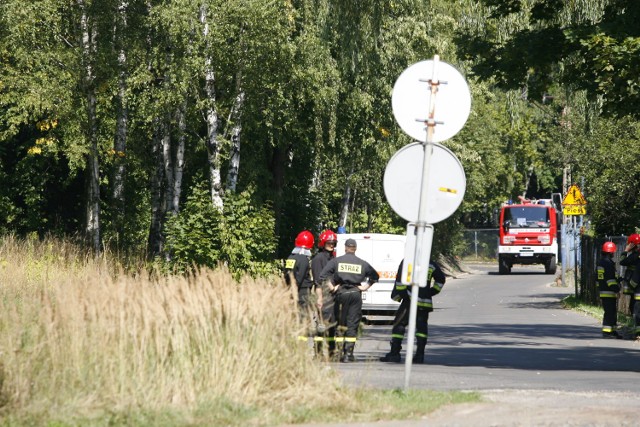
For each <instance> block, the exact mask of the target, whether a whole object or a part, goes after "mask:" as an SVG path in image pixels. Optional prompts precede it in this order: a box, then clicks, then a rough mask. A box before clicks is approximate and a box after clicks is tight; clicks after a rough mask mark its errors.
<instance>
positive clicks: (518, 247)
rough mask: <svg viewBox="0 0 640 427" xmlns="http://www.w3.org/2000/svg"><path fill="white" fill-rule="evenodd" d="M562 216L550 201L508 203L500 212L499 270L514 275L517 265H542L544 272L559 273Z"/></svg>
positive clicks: (521, 200)
mask: <svg viewBox="0 0 640 427" xmlns="http://www.w3.org/2000/svg"><path fill="white" fill-rule="evenodd" d="M558 219H559V214H558V211H557V210H556V207H555V205H554V203H553V201H552V200H551V199H539V200H528V199H525V198H523V197H520V202H519V203H516V204H510V203H505V204H504V205H503V206H502V209H501V210H500V241H499V242H498V264H499V267H498V270H499V273H500V274H509V273H511V267H513V265H514V264H543V265H544V270H545V273H547V274H555V273H556V262H557V260H558Z"/></svg>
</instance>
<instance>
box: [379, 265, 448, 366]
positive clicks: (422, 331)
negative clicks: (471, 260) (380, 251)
mask: <svg viewBox="0 0 640 427" xmlns="http://www.w3.org/2000/svg"><path fill="white" fill-rule="evenodd" d="M403 263H404V260H403V261H400V265H399V266H398V273H397V274H396V282H395V286H394V288H393V291H391V298H392V299H393V300H394V301H400V307H398V311H396V316H395V318H394V319H393V328H392V329H391V351H390V352H389V353H387V354H386V355H384V356H383V357H381V358H380V361H382V362H394V363H400V362H401V358H400V350H401V349H402V340H403V339H404V333H405V330H406V328H407V325H408V324H409V312H410V309H411V286H408V285H403V284H402V280H401V275H402V265H403ZM432 279H433V282H434V283H433V286H432V285H431V281H432ZM445 281H446V276H445V275H444V273H443V271H442V270H441V269H440V266H439V265H438V264H437V263H435V262H433V261H431V262H430V263H429V275H428V276H427V286H425V287H424V288H419V290H418V311H417V313H416V353H415V355H414V356H413V363H416V364H418V363H424V349H425V347H426V346H427V338H428V336H429V333H428V330H429V313H430V312H432V311H433V302H432V300H431V297H433V296H434V295H437V294H439V293H440V291H441V290H442V287H443V286H444V283H445Z"/></svg>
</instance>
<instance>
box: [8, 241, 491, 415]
mask: <svg viewBox="0 0 640 427" xmlns="http://www.w3.org/2000/svg"><path fill="white" fill-rule="evenodd" d="M0 297H1V299H0V301H2V307H1V310H0V354H2V359H1V366H0V386H1V388H0V424H2V425H83V426H84V425H279V424H283V423H304V422H311V421H314V422H318V421H326V422H328V421H332V422H336V421H338V422H342V421H344V422H346V421H365V420H367V421H370V420H378V419H403V418H416V417H420V416H421V415H424V414H426V413H428V412H430V411H432V410H433V409H435V408H438V407H441V406H442V405H444V404H450V403H458V402H466V401H473V400H477V399H479V397H478V396H477V395H476V394H473V393H472V394H465V393H458V392H454V393H442V392H429V391H410V392H408V393H403V392H400V391H393V390H388V391H383V390H380V391H372V390H366V391H365V390H353V389H348V388H346V387H344V386H343V385H342V384H341V383H340V379H339V377H338V376H337V374H336V373H335V371H333V370H332V369H331V368H330V365H327V364H325V363H322V362H318V361H313V360H312V359H311V356H310V353H309V348H308V347H307V346H304V345H301V344H299V343H298V342H297V341H296V339H295V338H296V336H297V335H298V331H299V328H300V326H299V324H298V322H297V317H296V311H295V307H296V301H295V300H294V295H293V294H292V293H291V291H290V289H289V288H288V287H287V286H285V285H284V284H283V281H282V280H280V279H279V278H278V277H277V276H272V277H270V278H265V279H252V278H248V277H245V278H242V279H241V280H239V281H237V280H235V279H234V278H233V276H232V275H231V274H230V273H229V272H228V271H227V270H226V269H224V268H219V269H217V270H210V269H202V270H199V271H195V272H193V273H192V274H189V275H160V274H153V273H147V272H146V271H144V270H140V271H138V272H137V273H123V272H121V270H119V268H118V267H117V266H116V265H115V264H113V263H112V262H111V261H110V260H109V259H107V257H104V256H103V257H102V258H100V259H94V258H87V257H86V256H84V255H83V253H82V252H80V250H79V249H78V248H77V247H75V246H74V245H72V244H70V243H68V242H65V241H60V240H56V239H46V240H44V241H42V242H40V241H39V240H36V239H27V240H20V239H16V238H13V237H5V238H3V239H2V240H1V241H0Z"/></svg>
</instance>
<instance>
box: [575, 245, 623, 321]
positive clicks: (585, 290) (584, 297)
mask: <svg viewBox="0 0 640 427" xmlns="http://www.w3.org/2000/svg"><path fill="white" fill-rule="evenodd" d="M605 242H613V243H615V244H616V248H617V250H616V254H615V255H614V257H613V259H614V260H615V261H616V274H618V275H619V276H622V275H623V273H624V267H621V266H620V255H621V254H622V252H623V251H624V247H625V246H626V244H627V236H613V237H592V236H582V251H581V255H582V260H581V261H582V262H581V268H580V280H579V283H580V286H579V288H578V290H577V293H578V295H576V296H577V297H578V298H579V299H580V300H581V301H584V302H587V303H591V304H599V303H600V301H599V298H598V294H599V292H598V282H597V277H596V265H597V263H598V260H599V259H600V257H601V249H602V245H603V244H604V243H605ZM618 311H620V312H622V313H625V314H630V313H629V295H620V300H619V301H618Z"/></svg>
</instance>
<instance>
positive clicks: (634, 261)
mask: <svg viewBox="0 0 640 427" xmlns="http://www.w3.org/2000/svg"><path fill="white" fill-rule="evenodd" d="M638 264H640V234H637V233H634V234H632V235H630V236H629V237H628V238H627V246H625V248H624V252H622V254H621V255H620V266H621V267H626V268H625V270H624V274H623V275H622V281H621V283H620V284H621V285H622V293H623V294H624V295H628V296H629V313H630V314H631V315H633V308H634V306H635V302H636V300H635V298H634V293H635V288H634V286H633V285H632V284H635V282H633V281H632V280H631V278H632V277H633V273H634V271H636V269H638V268H639V267H638Z"/></svg>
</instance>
